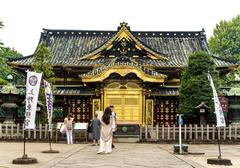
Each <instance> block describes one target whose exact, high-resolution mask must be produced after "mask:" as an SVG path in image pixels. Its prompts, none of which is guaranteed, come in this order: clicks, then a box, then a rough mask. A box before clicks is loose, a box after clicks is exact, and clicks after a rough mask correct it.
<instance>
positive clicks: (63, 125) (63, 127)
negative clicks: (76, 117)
mask: <svg viewBox="0 0 240 168" xmlns="http://www.w3.org/2000/svg"><path fill="white" fill-rule="evenodd" d="M60 132H61V133H62V134H65V133H66V129H65V124H62V125H61V127H60Z"/></svg>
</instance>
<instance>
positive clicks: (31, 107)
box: [24, 71, 42, 129]
mask: <svg viewBox="0 0 240 168" xmlns="http://www.w3.org/2000/svg"><path fill="white" fill-rule="evenodd" d="M41 78H42V73H36V72H31V71H28V72H27V80H26V110H25V111H26V112H25V122H24V123H25V129H35V117H36V110H37V101H38V94H39V88H40V84H41Z"/></svg>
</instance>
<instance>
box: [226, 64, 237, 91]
mask: <svg viewBox="0 0 240 168" xmlns="http://www.w3.org/2000/svg"><path fill="white" fill-rule="evenodd" d="M239 78H240V66H238V67H237V68H234V69H233V70H232V71H231V72H229V73H228V74H227V75H225V76H224V79H222V85H225V86H228V87H240V81H239Z"/></svg>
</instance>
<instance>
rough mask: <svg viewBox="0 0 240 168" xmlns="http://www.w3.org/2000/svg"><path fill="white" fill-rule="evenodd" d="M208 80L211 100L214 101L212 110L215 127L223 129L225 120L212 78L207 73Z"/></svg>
mask: <svg viewBox="0 0 240 168" xmlns="http://www.w3.org/2000/svg"><path fill="white" fill-rule="evenodd" d="M208 80H209V82H210V85H211V87H212V91H213V100H214V108H215V114H216V119H217V127H225V126H226V124H225V118H224V114H223V110H222V106H221V104H220V101H219V98H218V95H217V91H216V88H215V86H214V84H213V79H212V76H211V75H210V74H209V73H208Z"/></svg>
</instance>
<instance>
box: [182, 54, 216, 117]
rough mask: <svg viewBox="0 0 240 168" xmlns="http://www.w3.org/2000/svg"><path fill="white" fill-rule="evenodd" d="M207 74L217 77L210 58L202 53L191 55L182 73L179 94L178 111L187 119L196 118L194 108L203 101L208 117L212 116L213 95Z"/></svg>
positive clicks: (196, 113)
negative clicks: (207, 107)
mask: <svg viewBox="0 0 240 168" xmlns="http://www.w3.org/2000/svg"><path fill="white" fill-rule="evenodd" d="M208 72H209V73H210V74H211V75H212V76H213V78H215V76H217V72H216V70H215V65H214V62H213V59H212V57H211V56H210V55H209V54H207V53H205V52H203V51H198V52H195V53H193V54H192V55H191V56H190V57H189V61H188V66H187V67H186V68H185V69H184V71H183V74H182V77H181V87H180V93H179V98H180V104H179V110H180V113H183V114H184V115H185V117H187V118H191V119H194V118H195V119H197V118H198V112H197V110H196V109H195V107H196V106H197V105H199V104H200V103H201V102H203V101H204V102H205V103H206V104H207V105H208V106H209V107H210V109H209V113H208V117H209V118H211V117H212V116H213V113H212V112H213V100H212V97H213V95H212V89H211V86H210V84H209V81H208V78H207V73H208ZM215 79H216V78H215ZM215 84H216V82H215Z"/></svg>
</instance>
